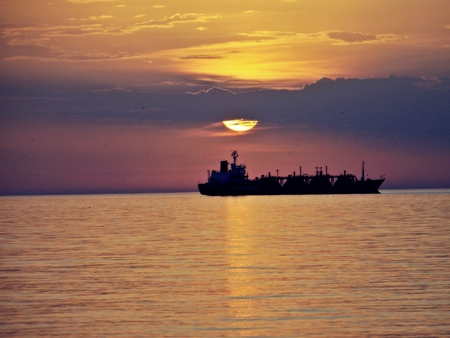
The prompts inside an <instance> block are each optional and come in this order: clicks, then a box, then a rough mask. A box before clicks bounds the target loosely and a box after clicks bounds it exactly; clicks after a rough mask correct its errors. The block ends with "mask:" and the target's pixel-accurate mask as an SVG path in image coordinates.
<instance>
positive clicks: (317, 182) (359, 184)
mask: <svg viewBox="0 0 450 338" xmlns="http://www.w3.org/2000/svg"><path fill="white" fill-rule="evenodd" d="M231 156H232V157H233V162H232V163H231V166H229V163H228V161H221V162H220V170H219V171H216V170H212V171H211V172H209V171H208V181H207V182H206V183H199V185H198V189H199V191H200V193H201V194H202V195H208V196H239V195H308V194H311V195H313V194H378V193H379V191H378V189H379V188H380V186H381V184H383V182H384V177H383V176H381V177H380V179H370V178H367V179H366V178H365V172H364V162H363V163H362V175H361V179H358V178H357V177H356V176H355V175H353V174H347V172H346V171H345V170H344V173H343V174H340V175H330V174H328V167H325V173H324V172H323V170H322V168H323V167H316V173H315V175H308V174H302V173H301V167H300V174H299V175H296V174H295V172H294V173H293V174H292V175H288V176H278V172H277V175H276V176H272V175H271V174H270V173H269V174H268V175H267V176H265V175H262V176H261V177H256V178H255V179H249V178H248V174H247V172H246V166H245V165H243V164H237V163H236V160H237V158H238V153H237V151H233V152H232V153H231Z"/></svg>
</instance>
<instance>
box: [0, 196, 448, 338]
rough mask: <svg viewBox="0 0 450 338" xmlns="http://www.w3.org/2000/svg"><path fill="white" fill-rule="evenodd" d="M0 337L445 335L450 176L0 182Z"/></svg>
mask: <svg viewBox="0 0 450 338" xmlns="http://www.w3.org/2000/svg"><path fill="white" fill-rule="evenodd" d="M0 336H4V337H241V336H242V337H449V336H450V190H440V191H428V190H427V191H424V190H418V191H408V190H405V191H383V193H382V194H380V195H343V196H246V197H206V196H200V195H199V194H196V193H183V194H181V193H180V194H136V195H90V196H89V195H86V196H33V197H1V198H0Z"/></svg>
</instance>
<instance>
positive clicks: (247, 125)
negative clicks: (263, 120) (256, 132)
mask: <svg viewBox="0 0 450 338" xmlns="http://www.w3.org/2000/svg"><path fill="white" fill-rule="evenodd" d="M222 122H223V124H224V125H225V126H226V127H227V128H228V129H231V130H234V131H247V130H250V129H252V128H253V127H254V126H256V124H257V123H258V121H252V120H244V119H237V120H228V121H222Z"/></svg>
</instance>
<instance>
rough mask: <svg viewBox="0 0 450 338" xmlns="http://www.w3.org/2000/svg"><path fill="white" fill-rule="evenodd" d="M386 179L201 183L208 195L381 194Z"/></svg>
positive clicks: (202, 192)
mask: <svg viewBox="0 0 450 338" xmlns="http://www.w3.org/2000/svg"><path fill="white" fill-rule="evenodd" d="M383 182H384V179H380V180H366V181H357V182H354V183H353V184H351V185H346V186H340V187H336V186H310V185H303V186H299V187H285V186H275V187H274V186H270V187H265V186H264V185H260V184H258V183H256V182H252V181H248V183H244V184H242V183H241V184H221V185H210V184H209V183H200V184H199V185H198V189H199V191H200V194H202V195H207V196H246V195H334V194H379V193H380V192H379V191H378V189H379V187H380V186H381V184H382V183H383Z"/></svg>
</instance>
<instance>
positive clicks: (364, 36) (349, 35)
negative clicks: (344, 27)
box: [327, 31, 398, 43]
mask: <svg viewBox="0 0 450 338" xmlns="http://www.w3.org/2000/svg"><path fill="white" fill-rule="evenodd" d="M327 36H328V37H329V38H330V39H333V40H340V41H342V42H345V43H364V42H374V41H379V42H383V41H387V40H396V39H398V36H396V35H395V34H382V35H377V34H370V33H361V32H349V31H330V32H328V33H327Z"/></svg>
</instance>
